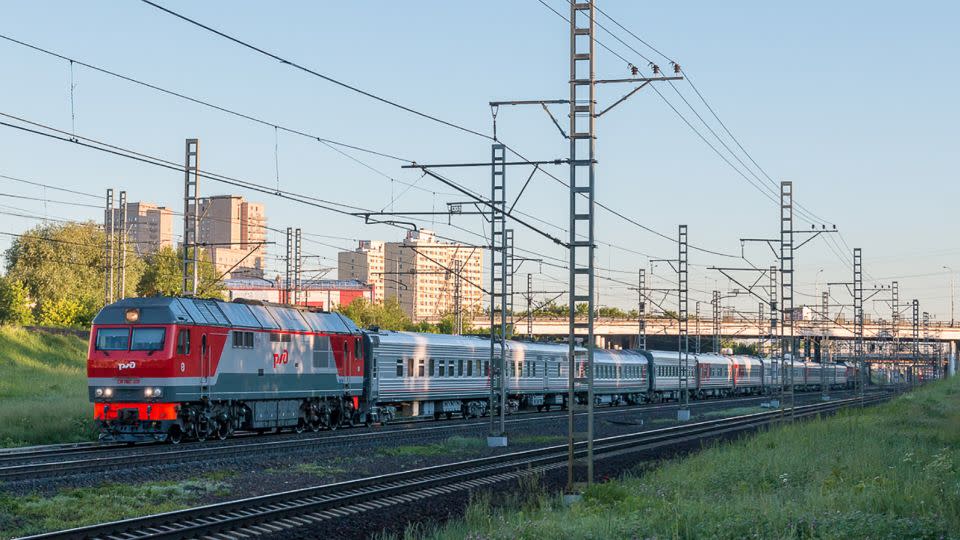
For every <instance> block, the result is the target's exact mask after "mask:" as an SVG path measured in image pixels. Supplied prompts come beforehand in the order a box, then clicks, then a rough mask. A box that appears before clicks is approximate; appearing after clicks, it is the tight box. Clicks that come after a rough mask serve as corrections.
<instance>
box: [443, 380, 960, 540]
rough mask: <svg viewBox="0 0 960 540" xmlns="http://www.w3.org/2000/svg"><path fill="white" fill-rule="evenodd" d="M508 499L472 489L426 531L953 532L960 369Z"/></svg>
mask: <svg viewBox="0 0 960 540" xmlns="http://www.w3.org/2000/svg"><path fill="white" fill-rule="evenodd" d="M543 501H544V502H543V503H542V504H540V505H539V506H538V507H536V508H533V509H531V508H529V507H527V508H522V509H515V508H510V507H503V506H500V505H491V504H490V503H489V500H488V499H479V500H478V501H476V502H474V503H473V504H472V506H471V507H470V508H469V509H468V511H467V513H466V515H465V517H464V519H463V520H461V521H457V522H451V523H449V524H447V525H445V526H443V527H441V528H439V529H437V530H436V531H433V532H430V533H429V534H428V536H430V537H434V538H473V539H480V538H483V539H487V538H489V539H495V538H537V539H539V538H747V537H750V538H957V537H960V379H952V380H948V381H943V382H940V383H936V384H932V385H930V386H928V387H926V388H923V389H920V390H918V391H917V392H915V393H912V394H907V395H904V396H902V397H900V398H898V399H897V400H895V401H894V402H891V403H888V404H885V405H882V406H879V407H875V408H868V409H866V410H864V411H860V410H851V411H846V412H843V413H840V414H839V415H837V416H835V417H829V418H825V419H821V420H816V421H811V422H803V423H798V424H796V425H791V426H787V427H783V428H778V429H774V430H771V431H768V432H764V433H761V434H759V435H756V436H753V437H748V438H744V439H743V440H740V441H737V442H735V443H729V444H723V445H718V446H714V447H712V448H708V449H707V450H705V451H703V452H700V453H699V454H696V455H694V456H691V457H687V458H684V459H679V460H675V461H670V462H666V463H664V464H662V466H661V467H658V468H657V469H655V470H653V471H650V472H646V473H644V474H639V475H628V476H626V477H625V478H623V479H622V480H618V481H612V482H607V483H603V484H598V485H595V486H594V487H593V488H591V489H590V490H588V492H587V493H586V494H585V497H584V501H583V502H582V503H579V504H576V505H574V506H572V507H569V508H567V507H564V506H563V505H562V504H560V502H559V500H558V498H557V497H556V496H549V497H545V498H544V499H543Z"/></svg>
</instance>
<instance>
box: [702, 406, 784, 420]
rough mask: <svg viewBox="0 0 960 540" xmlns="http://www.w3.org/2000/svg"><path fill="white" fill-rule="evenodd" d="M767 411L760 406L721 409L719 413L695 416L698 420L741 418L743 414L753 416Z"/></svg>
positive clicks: (708, 412)
mask: <svg viewBox="0 0 960 540" xmlns="http://www.w3.org/2000/svg"><path fill="white" fill-rule="evenodd" d="M768 410H769V409H764V408H763V407H760V406H754V407H733V408H730V409H721V410H719V411H706V412H704V413H703V414H699V415H697V416H698V417H700V418H726V417H729V416H741V415H744V414H755V413H759V412H767V411H768Z"/></svg>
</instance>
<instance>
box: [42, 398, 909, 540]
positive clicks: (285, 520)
mask: <svg viewBox="0 0 960 540" xmlns="http://www.w3.org/2000/svg"><path fill="white" fill-rule="evenodd" d="M889 397H890V396H888V395H872V396H868V397H866V398H865V399H864V400H863V402H862V403H863V404H874V403H878V402H880V401H884V400H886V399H889ZM860 403H861V400H860V399H859V398H849V399H843V400H837V401H832V402H826V403H818V404H814V405H802V406H797V407H795V408H794V409H793V411H792V412H793V416H794V417H795V418H804V417H808V416H812V415H817V414H822V413H826V412H832V411H835V410H837V409H840V408H842V407H845V406H849V405H857V404H860ZM780 418H781V412H780V411H770V412H763V413H755V414H750V415H743V416H736V417H730V418H722V419H717V420H709V421H702V422H695V423H690V424H684V425H680V426H673V427H667V428H662V429H656V430H651V431H644V432H641V433H635V434H629V435H618V436H613V437H605V438H600V439H596V440H595V442H594V453H595V457H596V458H597V459H604V458H608V457H612V456H616V455H621V454H625V453H630V452H637V451H642V450H650V449H656V448H662V447H667V446H671V445H676V444H682V443H685V442H690V441H697V440H701V439H706V438H713V437H717V436H722V435H726V434H730V433H736V432H740V431H744V430H749V429H753V428H757V427H760V426H764V425H767V424H770V423H773V422H776V421H778V420H779V419H780ZM577 452H579V453H583V452H585V445H583V444H581V445H578V447H577ZM566 459H567V447H566V445H562V446H551V447H547V448H540V449H536V450H527V451H522V452H514V453H510V454H502V455H498V456H494V457H487V458H480V459H474V460H469V461H462V462H459V463H452V464H447V465H438V466H434V467H428V468H423V469H416V470H410V471H404V472H399V473H392V474H387V475H382V476H376V477H370V478H363V479H358V480H351V481H347V482H340V483H336V484H328V485H324V486H319V487H312V488H306V489H298V490H294V491H287V492H282V493H275V494H270V495H264V496H260V497H253V498H248V499H240V500H235V501H229V502H224V503H219V504H212V505H207V506H202V507H198V508H191V509H186V510H180V511H175V512H168V513H164V514H156V515H152V516H145V517H140V518H133V519H127V520H123V521H116V522H112V523H105V524H100V525H93V526H87V527H81V528H76V529H70V530H65V531H56V532H52V533H46V534H40V535H36V536H32V537H29V538H30V539H45V538H102V539H125V540H134V539H142V538H214V539H224V538H246V537H252V536H259V535H264V534H271V535H272V534H281V533H283V532H284V531H290V530H292V529H294V528H300V527H307V526H318V525H320V524H322V523H323V522H325V521H328V520H333V519H337V518H341V517H345V516H350V515H359V514H363V513H365V512H370V511H376V510H382V509H384V508H387V507H390V506H394V505H399V504H405V503H410V502H413V501H417V500H422V499H427V498H431V497H439V496H443V495H447V494H452V493H455V492H459V491H464V490H473V489H478V488H483V487H486V486H491V485H493V484H498V483H501V482H506V481H511V480H515V479H517V478H519V477H521V476H524V475H529V474H533V473H543V472H547V471H551V470H554V469H557V468H560V467H565V466H566Z"/></svg>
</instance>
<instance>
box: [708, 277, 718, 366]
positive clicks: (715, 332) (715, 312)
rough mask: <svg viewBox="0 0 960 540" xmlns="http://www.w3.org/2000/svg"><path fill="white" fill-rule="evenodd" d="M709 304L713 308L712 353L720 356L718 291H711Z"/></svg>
mask: <svg viewBox="0 0 960 540" xmlns="http://www.w3.org/2000/svg"><path fill="white" fill-rule="evenodd" d="M710 304H712V305H711V307H712V308H713V352H714V353H716V354H720V291H718V290H714V291H713V299H712V300H711V301H710Z"/></svg>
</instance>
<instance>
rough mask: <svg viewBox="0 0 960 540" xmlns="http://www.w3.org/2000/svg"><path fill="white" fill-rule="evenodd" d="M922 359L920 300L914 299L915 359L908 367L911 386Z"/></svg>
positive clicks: (914, 381)
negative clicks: (918, 363) (919, 361)
mask: <svg viewBox="0 0 960 540" xmlns="http://www.w3.org/2000/svg"><path fill="white" fill-rule="evenodd" d="M919 359H920V301H919V300H917V299H914V300H913V359H912V360H911V361H910V366H909V367H908V368H907V378H909V379H910V386H913V385H914V384H915V383H916V377H917V373H916V365H917V361H918V360H919Z"/></svg>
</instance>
